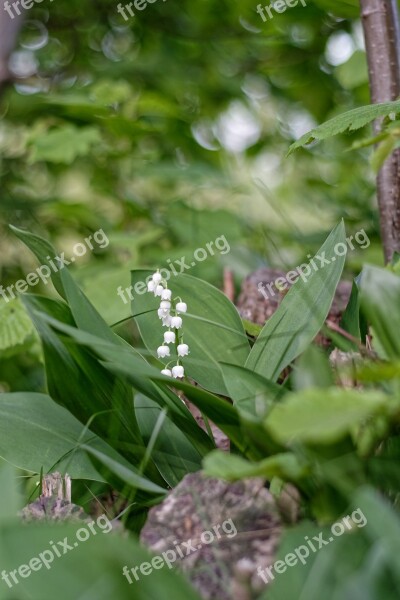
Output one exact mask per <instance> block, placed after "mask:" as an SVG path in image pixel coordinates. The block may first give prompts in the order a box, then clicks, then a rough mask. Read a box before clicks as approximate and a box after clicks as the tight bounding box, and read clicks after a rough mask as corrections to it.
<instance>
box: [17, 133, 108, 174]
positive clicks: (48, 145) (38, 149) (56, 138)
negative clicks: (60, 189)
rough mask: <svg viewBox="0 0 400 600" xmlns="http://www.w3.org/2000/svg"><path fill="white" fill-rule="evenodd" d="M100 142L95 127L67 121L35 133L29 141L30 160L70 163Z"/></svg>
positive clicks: (33, 161)
mask: <svg viewBox="0 0 400 600" xmlns="http://www.w3.org/2000/svg"><path fill="white" fill-rule="evenodd" d="M99 142H101V135H100V131H99V129H98V128H97V127H76V126H75V125H71V124H69V123H67V124H65V125H61V126H60V127H58V128H57V129H51V130H49V131H46V132H41V133H39V134H36V135H35V137H33V138H32V139H31V140H30V142H29V146H30V149H31V154H30V159H29V160H30V162H31V163H35V162H38V161H42V160H45V161H47V162H52V163H64V164H67V165H69V164H71V163H72V162H73V161H74V160H75V159H76V158H77V157H78V156H86V155H87V154H89V152H90V151H91V150H92V147H93V146H94V145H95V144H99Z"/></svg>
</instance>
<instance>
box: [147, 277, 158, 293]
mask: <svg viewBox="0 0 400 600" xmlns="http://www.w3.org/2000/svg"><path fill="white" fill-rule="evenodd" d="M155 289H156V284H155V283H154V281H153V280H152V279H151V280H150V281H149V283H148V284H147V291H148V292H154V291H155Z"/></svg>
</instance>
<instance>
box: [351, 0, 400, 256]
mask: <svg viewBox="0 0 400 600" xmlns="http://www.w3.org/2000/svg"><path fill="white" fill-rule="evenodd" d="M360 5H361V18H362V24H363V30H364V38H365V46H366V52H367V61H368V72H369V81H370V89H371V100H372V102H373V103H374V104H375V103H380V102H390V101H392V100H396V98H397V97H398V96H399V95H400V35H399V16H398V10H397V3H396V0H360ZM381 125H382V121H381V120H377V121H376V122H375V126H374V129H375V133H376V134H378V133H379V132H380V130H381ZM377 194H378V205H379V213H380V227H381V236H382V243H383V249H384V254H385V262H390V261H391V259H392V257H393V254H394V252H396V251H397V252H400V149H398V150H395V151H394V152H393V153H392V154H391V156H390V157H389V158H388V159H387V160H386V162H385V163H384V165H383V166H382V168H381V170H380V171H379V173H378V177H377Z"/></svg>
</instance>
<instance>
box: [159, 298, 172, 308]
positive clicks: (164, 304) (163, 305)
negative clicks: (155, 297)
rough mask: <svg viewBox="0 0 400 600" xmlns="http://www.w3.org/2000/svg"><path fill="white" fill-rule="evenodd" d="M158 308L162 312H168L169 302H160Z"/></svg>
mask: <svg viewBox="0 0 400 600" xmlns="http://www.w3.org/2000/svg"><path fill="white" fill-rule="evenodd" d="M160 308H162V309H163V310H169V309H170V308H171V302H168V300H162V302H160Z"/></svg>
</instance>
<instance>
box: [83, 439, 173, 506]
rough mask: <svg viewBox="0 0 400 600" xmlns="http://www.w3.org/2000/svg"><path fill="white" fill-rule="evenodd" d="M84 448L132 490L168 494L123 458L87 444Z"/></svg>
mask: <svg viewBox="0 0 400 600" xmlns="http://www.w3.org/2000/svg"><path fill="white" fill-rule="evenodd" d="M83 448H84V450H86V451H87V452H88V453H89V454H90V455H91V456H93V457H94V458H95V459H96V460H98V461H99V462H100V463H101V464H102V465H104V466H105V467H107V468H108V469H109V470H110V471H111V472H112V473H114V474H115V475H117V477H119V479H121V481H123V482H125V483H127V484H128V485H129V486H131V487H132V488H134V489H138V490H143V491H145V492H150V493H153V494H166V492H167V490H166V489H164V488H162V487H160V486H159V485H157V484H155V483H153V482H152V481H149V480H148V479H146V478H145V477H143V475H141V474H140V473H139V472H138V471H137V470H136V469H134V467H132V466H131V465H129V463H127V462H126V461H125V460H124V459H123V458H122V457H118V456H110V455H109V454H106V453H104V452H101V451H100V450H97V449H95V448H93V446H92V445H91V446H87V445H86V444H85V445H83Z"/></svg>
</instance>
